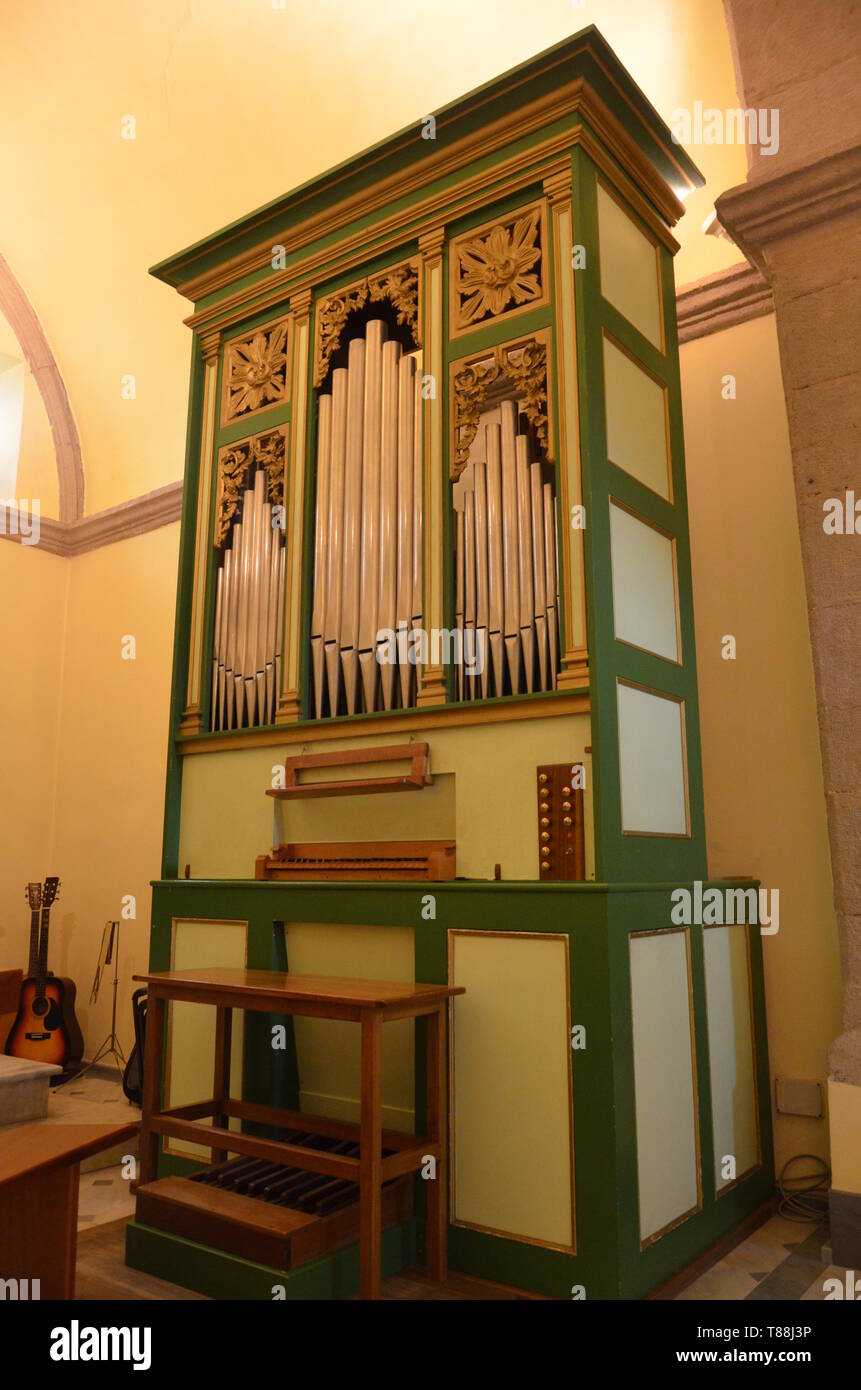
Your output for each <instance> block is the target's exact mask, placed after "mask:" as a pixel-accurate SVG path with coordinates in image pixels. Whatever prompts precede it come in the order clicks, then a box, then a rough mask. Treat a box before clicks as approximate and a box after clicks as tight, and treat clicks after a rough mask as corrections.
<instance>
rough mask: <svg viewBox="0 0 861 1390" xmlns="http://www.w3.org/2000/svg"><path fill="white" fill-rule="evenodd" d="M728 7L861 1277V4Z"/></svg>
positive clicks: (843, 1176) (836, 1113)
mask: <svg viewBox="0 0 861 1390" xmlns="http://www.w3.org/2000/svg"><path fill="white" fill-rule="evenodd" d="M724 8H725V10H726V15H727V22H728V25H729V31H730V38H731V42H732V46H733V57H734V61H735V68H736V84H737V87H738V92H739V98H740V101H741V104H742V105H743V106H744V107H745V109H746V110H751V109H753V110H756V111H767V112H769V113H770V114H769V116H768V117H767V124H766V125H765V127H764V129H765V130H766V131H768V132H769V133H770V140H769V141H768V142H765V143H748V179H747V183H745V184H743V185H742V186H740V187H738V188H733V189H730V190H729V191H728V192H727V193H724V194H723V195H722V196H721V197H720V198H718V200H717V204H716V210H717V215H718V220H719V221H720V222H721V224H722V225H723V226H724V227H725V228H726V230H727V231H728V232H729V234H730V235H731V236H732V238H733V240H734V241H735V242H736V243H737V244H738V245H739V246H740V247H741V249H742V250H743V251H744V253H745V254H746V255H747V257H748V258H749V259H750V260H751V261H752V262H753V263H754V264H755V265H757V266H758V267H759V268H760V269H761V270H762V271H763V273H764V274H765V276H766V278H767V279H768V281H769V282H770V285H771V288H772V293H773V296H774V306H775V313H776V317H777V333H778V340H779V345H780V359H781V367H782V371H783V383H784V392H785V395H786V406H787V413H788V418H789V434H790V443H791V447H792V461H793V469H794V473H795V488H796V499H797V505H798V524H799V531H800V535H801V550H802V560H803V564H804V574H805V581H806V586H807V606H808V616H809V623H810V640H811V645H812V649H813V666H814V673H815V679H816V698H817V705H818V714H819V729H820V741H821V747H822V764H823V773H824V779H825V797H826V804H827V809H828V828H829V837H830V842H831V864H832V873H833V880H834V901H835V907H836V910H837V922H838V929H839V933H840V947H841V958H842V967H843V1033H842V1034H841V1035H840V1037H839V1038H837V1039H836V1040H835V1042H834V1043H833V1044H832V1047H831V1049H830V1052H829V1119H830V1131H831V1153H832V1168H833V1189H832V1194H831V1218H832V1247H833V1254H834V1259H835V1262H837V1263H839V1264H845V1265H848V1266H851V1267H854V1268H859V1267H861V816H859V809H861V696H860V695H859V686H861V268H859V267H861V86H859V82H858V72H859V68H861V23H859V10H858V6H857V4H856V3H854V0H807V3H805V4H786V3H785V0H724ZM774 111H776V112H777V113H778V116H777V119H778V126H777V127H776V128H775V126H774V119H775V118H774V115H773V112H774ZM775 129H776V130H777V133H778V139H777V142H775V140H774V133H775ZM759 130H760V132H761V131H762V130H763V126H762V124H760V125H759ZM769 143H770V144H771V146H772V151H773V152H772V153H768V152H766V151H767V148H768V144H769ZM775 144H776V147H775ZM856 500H857V504H858V505H857V510H856ZM775 698H776V699H779V698H780V696H779V692H778V691H776V692H775ZM786 755H787V757H790V758H791V756H792V749H790V748H788V749H787V750H786Z"/></svg>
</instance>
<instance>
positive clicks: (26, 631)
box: [0, 540, 70, 969]
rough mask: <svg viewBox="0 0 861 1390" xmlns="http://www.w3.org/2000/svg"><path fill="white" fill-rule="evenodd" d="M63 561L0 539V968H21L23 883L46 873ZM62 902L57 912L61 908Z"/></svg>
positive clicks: (25, 932) (25, 930)
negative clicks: (0, 626) (0, 616)
mask: <svg viewBox="0 0 861 1390" xmlns="http://www.w3.org/2000/svg"><path fill="white" fill-rule="evenodd" d="M69 576H70V566H69V561H68V560H61V559H59V558H58V557H57V556H55V555H46V554H44V553H43V552H41V551H37V550H36V549H34V548H33V547H32V546H23V545H18V544H15V543H13V542H11V541H4V540H0V594H2V595H3V672H2V677H0V729H1V730H2V740H3V745H2V773H0V968H3V969H26V967H27V950H28V944H29V931H30V914H29V911H28V909H27V905H26V902H25V898H24V889H25V887H26V884H27V881H28V880H29V879H37V878H38V879H39V880H40V881H41V879H42V878H43V877H44V876H45V874H46V873H50V872H51V868H50V863H49V858H50V851H51V841H52V837H53V827H54V819H55V794H56V773H57V757H58V752H57V744H58V734H59V727H58V725H59V711H60V692H61V688H62V683H63V651H64V640H63V633H64V628H65V612H66V606H67V603H68V592H69ZM62 907H63V904H62V902H60V903H58V905H57V909H56V910H57V913H58V914H59V913H60V912H61V911H62Z"/></svg>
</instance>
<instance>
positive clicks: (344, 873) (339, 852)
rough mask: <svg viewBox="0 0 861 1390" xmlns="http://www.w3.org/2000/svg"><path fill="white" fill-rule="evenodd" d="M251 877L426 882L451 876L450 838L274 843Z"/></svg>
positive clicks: (453, 845)
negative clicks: (339, 842)
mask: <svg viewBox="0 0 861 1390" xmlns="http://www.w3.org/2000/svg"><path fill="white" fill-rule="evenodd" d="M254 876H255V878H262V879H281V880H283V879H293V880H294V881H302V880H305V879H308V880H313V879H336V880H338V879H343V880H352V881H354V882H355V881H357V880H358V881H361V880H366V881H367V880H375V879H429V880H435V881H437V882H440V881H443V882H447V881H449V880H451V879H453V878H454V876H455V842H454V840H348V841H345V842H344V843H343V844H338V843H337V842H333V841H331V840H322V841H310V842H308V843H306V844H295V845H292V844H288V845H278V846H277V848H276V849H273V851H272V853H271V854H261V855H260V856H259V857H258V859H257V861H256V865H255V871H254Z"/></svg>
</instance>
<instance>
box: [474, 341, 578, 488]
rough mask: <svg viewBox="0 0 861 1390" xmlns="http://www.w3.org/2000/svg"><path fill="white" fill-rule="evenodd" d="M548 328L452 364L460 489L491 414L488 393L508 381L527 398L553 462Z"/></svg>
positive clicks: (526, 408)
mask: <svg viewBox="0 0 861 1390" xmlns="http://www.w3.org/2000/svg"><path fill="white" fill-rule="evenodd" d="M549 347H550V334H549V331H548V330H547V329H546V328H542V329H540V330H539V331H538V332H537V333H531V334H530V335H529V336H528V337H526V338H517V339H513V340H512V341H510V342H507V343H499V344H498V345H497V346H496V347H495V348H489V349H485V351H484V352H477V353H473V354H472V355H471V356H470V357H467V358H460V359H459V360H458V361H457V362H452V364H451V403H452V427H451V428H452V437H451V458H450V461H449V477H450V479H451V481H452V482H453V483H456V482H457V480H458V478H459V477H460V475H461V473H462V472H463V470H464V468H465V467H466V465H467V462H468V461H469V451H470V447H471V445H472V441H473V440H474V439H475V436H476V432H477V430H478V422H479V418H480V416H481V413H482V411H483V410H484V409H485V405H486V402H487V396H488V392H489V391H490V388H491V387H492V386H494V385H496V383H497V382H499V381H501V380H504V379H505V378H506V377H507V378H508V379H509V380H510V381H511V383H512V386H513V387H514V389H515V390H516V391H518V392H521V393H522V399H521V400H520V401H519V405H520V407H521V409H522V411H523V413H524V415H525V416H526V418H527V420H528V421H529V422H530V424H531V425H533V426H534V427H535V431H536V434H537V435H538V441H539V443H540V445H541V448H542V449H543V451H544V457H545V458H546V459H547V460H548V461H549V462H552V461H553V459H552V454H551V445H550V438H551V431H550V404H549V400H550V398H549V393H548V389H547V386H548V383H547V357H548V351H549Z"/></svg>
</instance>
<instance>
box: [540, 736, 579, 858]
mask: <svg viewBox="0 0 861 1390" xmlns="http://www.w3.org/2000/svg"><path fill="white" fill-rule="evenodd" d="M577 768H578V764H576V763H574V764H572V763H548V764H547V765H546V766H545V767H539V768H538V769H537V777H538V863H539V865H540V868H539V871H538V872H539V876H540V878H541V882H542V883H547V882H551V883H552V882H553V880H554V879H556V880H568V881H574V882H577V881H579V880H581V879H584V878H585V877H586V852H585V836H584V831H583V789H582V787H574V786H572V782H573V781H574V773H575V771H576V770H577Z"/></svg>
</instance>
